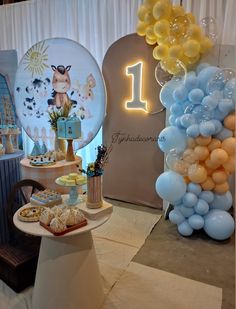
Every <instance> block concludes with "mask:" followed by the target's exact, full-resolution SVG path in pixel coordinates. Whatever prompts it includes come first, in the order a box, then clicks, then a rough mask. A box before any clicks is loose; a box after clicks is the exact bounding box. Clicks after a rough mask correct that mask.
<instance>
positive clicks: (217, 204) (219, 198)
mask: <svg viewBox="0 0 236 309" xmlns="http://www.w3.org/2000/svg"><path fill="white" fill-rule="evenodd" d="M210 203H211V204H210V206H211V207H212V208H215V209H221V210H226V211H228V210H229V209H230V208H231V206H232V205H233V198H232V194H231V192H230V191H227V192H226V193H225V194H216V193H215V194H214V198H213V200H212V201H211V202H210Z"/></svg>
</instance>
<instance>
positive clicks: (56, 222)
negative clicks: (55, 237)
mask: <svg viewBox="0 0 236 309" xmlns="http://www.w3.org/2000/svg"><path fill="white" fill-rule="evenodd" d="M50 228H51V230H52V232H53V233H60V232H63V231H65V230H66V224H65V222H63V221H62V220H61V219H60V218H59V217H56V218H53V219H52V221H51V222H50Z"/></svg>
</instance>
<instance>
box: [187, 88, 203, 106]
mask: <svg viewBox="0 0 236 309" xmlns="http://www.w3.org/2000/svg"><path fill="white" fill-rule="evenodd" d="M203 97H204V92H203V91H202V90H201V89H199V88H196V89H192V90H191V91H190V92H189V94H188V98H189V101H190V102H193V103H196V102H201V101H202V99H203Z"/></svg>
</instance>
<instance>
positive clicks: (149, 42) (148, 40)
mask: <svg viewBox="0 0 236 309" xmlns="http://www.w3.org/2000/svg"><path fill="white" fill-rule="evenodd" d="M145 40H146V42H147V43H148V44H149V45H155V44H156V43H157V40H156V39H154V40H153V39H149V38H148V37H147V36H146V37H145Z"/></svg>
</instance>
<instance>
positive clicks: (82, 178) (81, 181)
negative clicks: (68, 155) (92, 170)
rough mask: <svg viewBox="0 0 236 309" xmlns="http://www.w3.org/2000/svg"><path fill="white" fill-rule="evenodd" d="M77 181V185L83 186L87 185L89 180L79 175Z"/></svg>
mask: <svg viewBox="0 0 236 309" xmlns="http://www.w3.org/2000/svg"><path fill="white" fill-rule="evenodd" d="M75 181H76V184H77V185H80V186H82V185H84V184H86V183H87V178H86V177H85V176H82V175H78V176H77V177H76V180H75Z"/></svg>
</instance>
